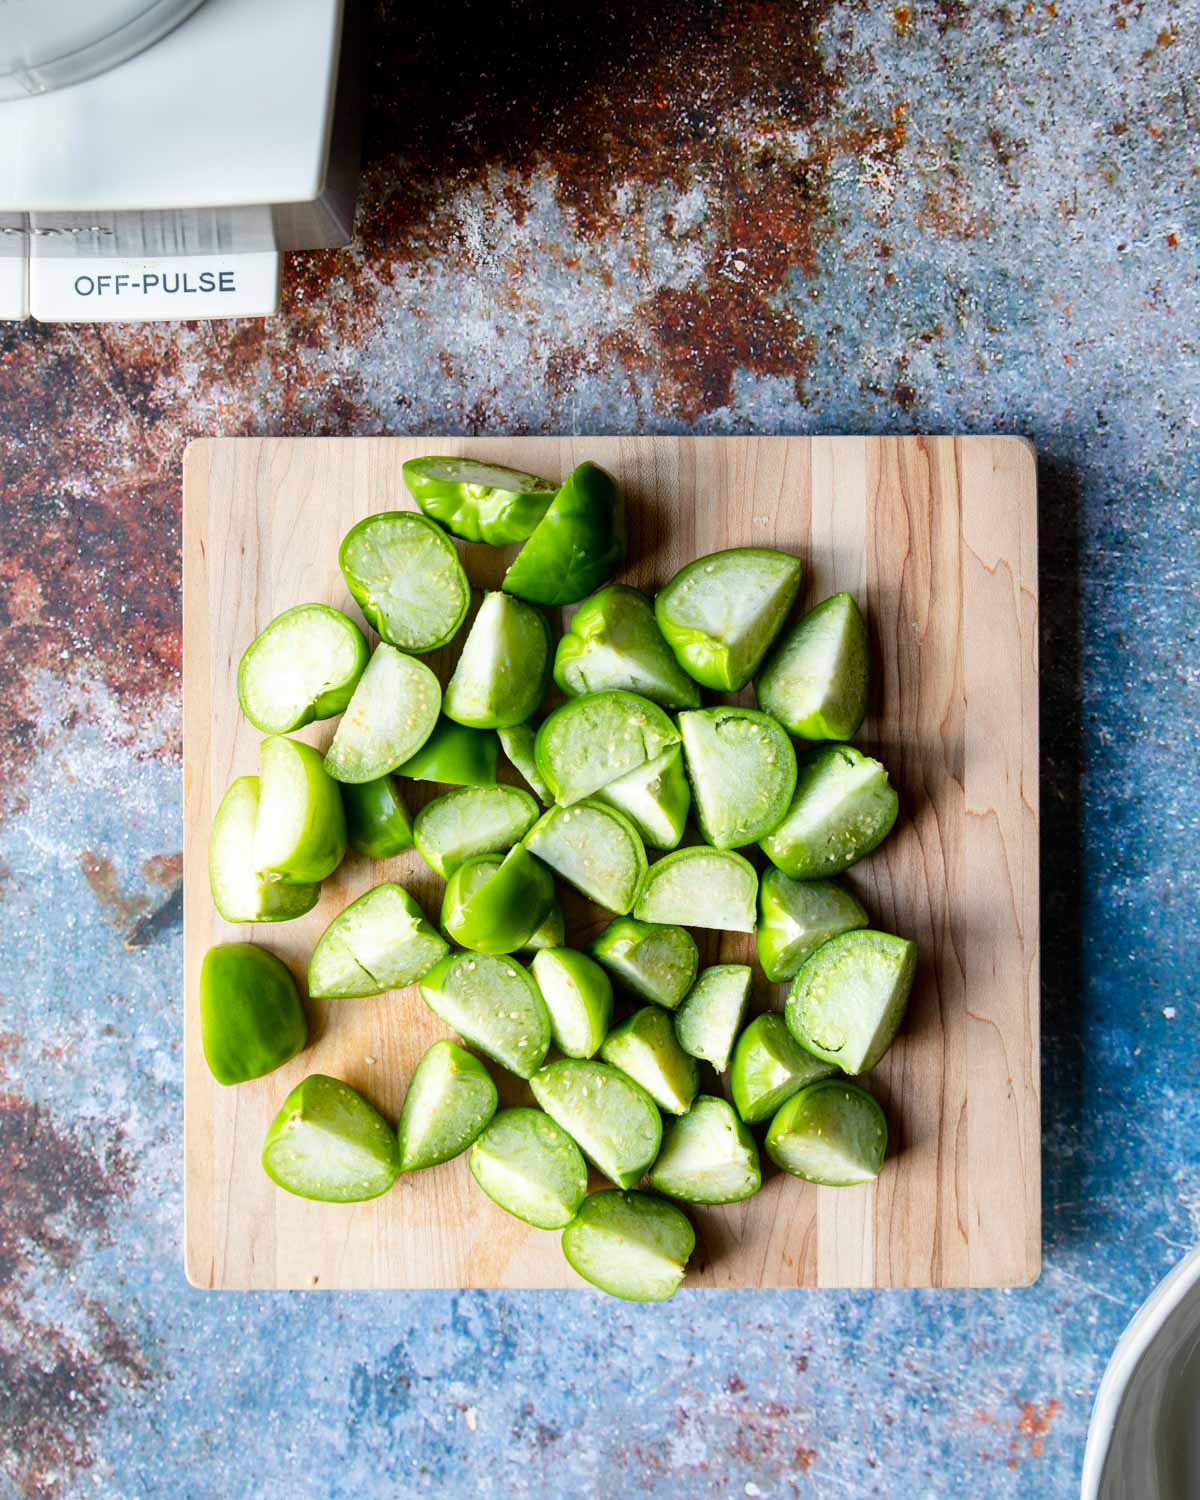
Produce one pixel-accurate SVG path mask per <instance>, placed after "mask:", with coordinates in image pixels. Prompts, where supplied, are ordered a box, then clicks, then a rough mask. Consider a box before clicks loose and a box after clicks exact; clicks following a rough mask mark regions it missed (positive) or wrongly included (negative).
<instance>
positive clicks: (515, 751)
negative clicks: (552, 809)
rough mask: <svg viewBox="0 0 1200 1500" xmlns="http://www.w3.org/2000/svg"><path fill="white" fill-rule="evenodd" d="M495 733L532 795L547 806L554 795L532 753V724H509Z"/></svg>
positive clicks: (534, 734)
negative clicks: (527, 784) (530, 789)
mask: <svg viewBox="0 0 1200 1500" xmlns="http://www.w3.org/2000/svg"><path fill="white" fill-rule="evenodd" d="M497 733H498V734H499V736H500V747H501V749H502V750H503V751H504V753H505V755H507V756H508V758H509V760H510V761H511V762H512V764H513V766H514V767H515V769H516V770H517V771H518V772H519V773H520V775H521V776H523V777H524V778H525V780H526V781H527V782H528V783H529V785H530V787H531V788H532V790H533V794H534V796H535V797H536V798H537V799H538V801H539V802H540V803H541V804H542V805H543V807H549V806H550V804H551V803H552V802H553V801H554V797H553V795H552V794H551V791H550V788H549V787H548V786H547V785H546V783H545V781H544V779H543V777H542V773H541V772H540V771H539V770H538V768H537V761H536V760H535V759H534V754H533V747H534V744H535V742H536V740H537V730H536V728H535V727H534V726H533V725H532V724H511V725H508V726H506V727H505V728H503V729H500V730H497Z"/></svg>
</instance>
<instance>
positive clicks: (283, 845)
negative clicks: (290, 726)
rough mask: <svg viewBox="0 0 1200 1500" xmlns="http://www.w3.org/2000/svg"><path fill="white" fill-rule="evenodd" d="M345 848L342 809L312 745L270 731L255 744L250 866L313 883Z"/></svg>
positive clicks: (266, 874) (288, 881) (273, 876)
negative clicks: (255, 803)
mask: <svg viewBox="0 0 1200 1500" xmlns="http://www.w3.org/2000/svg"><path fill="white" fill-rule="evenodd" d="M345 854H346V814H345V811H344V810H343V808H342V799H341V796H340V794H339V792H338V788H337V785H336V783H335V782H334V781H333V779H332V778H331V777H330V775H329V774H328V772H327V770H326V767H325V762H324V761H323V760H322V758H321V755H320V753H319V752H318V751H316V750H314V749H313V747H312V746H311V745H306V744H304V743H303V741H301V740H291V739H288V738H287V737H286V736H284V735H275V736H273V737H272V738H271V739H269V740H263V742H262V744H261V745H260V746H259V748H258V817H257V818H256V820H255V824H254V868H255V870H256V871H257V872H258V874H259V876H260V877H262V878H263V879H266V880H281V881H282V882H283V883H284V884H285V885H314V884H316V883H318V882H319V881H322V880H324V879H325V877H326V876H327V875H332V874H333V872H334V871H335V870H336V869H337V867H338V865H340V864H341V862H342V860H343V858H344V857H345Z"/></svg>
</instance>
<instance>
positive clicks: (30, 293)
mask: <svg viewBox="0 0 1200 1500" xmlns="http://www.w3.org/2000/svg"><path fill="white" fill-rule="evenodd" d="M344 8H345V4H344V0H0V319H18V318H25V317H34V318H37V319H40V320H42V321H44V322H98V321H111V320H121V321H125V320H143V319H153V318H211V317H233V316H245V315H265V314H268V313H271V312H274V311H275V310H276V308H277V306H278V301H279V265H280V253H281V252H283V251H289V250H302V249H316V248H321V247H330V246H336V245H342V244H345V243H346V242H347V241H348V240H349V238H350V236H351V233H352V230H353V221H354V204H355V195H356V190H357V176H358V145H359V120H358V110H357V104H358V99H357V90H356V88H355V87H354V83H353V79H352V78H351V76H350V69H349V53H350V49H349V48H348V47H347V46H345V45H343V40H344V39H343V31H344V21H345V19H346V18H345V16H344Z"/></svg>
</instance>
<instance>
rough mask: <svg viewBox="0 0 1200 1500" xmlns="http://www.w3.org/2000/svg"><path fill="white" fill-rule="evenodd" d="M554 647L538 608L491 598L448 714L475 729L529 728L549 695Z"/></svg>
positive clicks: (473, 633) (475, 625)
mask: <svg viewBox="0 0 1200 1500" xmlns="http://www.w3.org/2000/svg"><path fill="white" fill-rule="evenodd" d="M550 649H551V636H550V626H549V624H548V623H547V620H546V616H545V615H544V614H543V613H542V611H541V610H540V609H539V608H538V607H537V605H536V604H526V603H525V601H524V600H523V599H514V598H513V597H512V595H511V594H501V593H496V594H485V595H484V596H483V603H482V604H481V605H480V606H479V613H478V614H477V615H476V616H475V619H474V621H473V622H472V625H471V629H470V630H469V631H468V633H467V638H466V640H465V641H464V642H463V648H462V654H461V655H460V656H459V658H458V665H457V666H456V667H455V668H454V675H453V677H451V679H450V681H449V682H448V683H447V684H446V696H445V698H444V700H443V704H442V706H443V708H444V710H445V712H446V713H448V714H449V715H450V717H451V718H452V719H457V720H458V722H459V723H460V724H469V725H471V727H472V728H474V729H499V728H501V727H503V728H506V729H507V728H509V727H511V726H512V725H514V724H523V723H524V722H525V720H526V719H528V718H529V716H530V714H533V713H536V712H537V710H538V709H539V708H540V707H541V704H542V699H543V698H544V697H545V696H546V687H547V684H548V683H549V681H550Z"/></svg>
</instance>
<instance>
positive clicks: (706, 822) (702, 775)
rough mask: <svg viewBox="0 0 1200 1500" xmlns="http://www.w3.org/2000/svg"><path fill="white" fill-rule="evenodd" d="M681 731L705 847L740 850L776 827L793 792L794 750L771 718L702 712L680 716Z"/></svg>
mask: <svg viewBox="0 0 1200 1500" xmlns="http://www.w3.org/2000/svg"><path fill="white" fill-rule="evenodd" d="M679 732H680V734H681V735H682V736H683V753H684V758H685V759H686V761H687V772H688V779H689V780H690V781H691V783H692V792H693V794H694V796H695V799H696V821H697V822H698V823H699V825H700V832H701V833H702V834H703V836H704V838H705V840H706V841H707V842H708V843H710V844H712V845H713V846H714V847H715V848H717V849H735V848H740V847H741V846H742V845H744V844H753V843H757V841H758V840H759V839H761V838H765V837H766V835H767V834H768V833H770V832H771V830H772V829H773V828H777V827H778V826H779V824H780V823H781V822H782V821H783V817H784V814H785V813H786V812H787V810H788V808H789V807H790V806H791V802H792V793H793V792H794V791H795V789H796V752H795V751H794V750H793V749H792V742H791V740H789V739H788V737H787V735H786V733H785V732H784V731H783V730H782V729H781V728H780V727H779V725H778V724H777V723H776V722H775V720H774V719H772V718H771V717H770V715H769V714H764V713H760V712H759V711H758V709H755V708H702V709H698V710H696V711H695V712H693V713H683V714H680V715H679Z"/></svg>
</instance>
